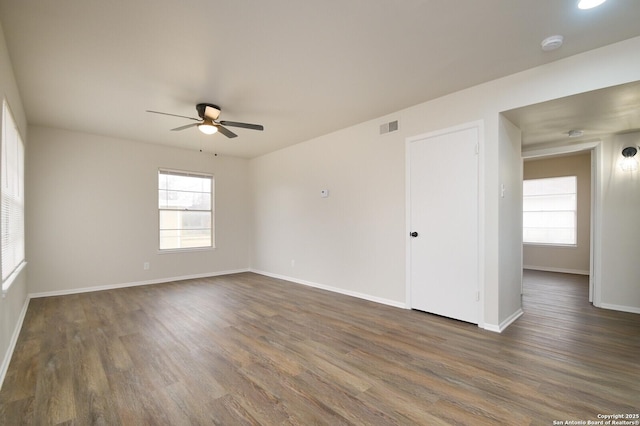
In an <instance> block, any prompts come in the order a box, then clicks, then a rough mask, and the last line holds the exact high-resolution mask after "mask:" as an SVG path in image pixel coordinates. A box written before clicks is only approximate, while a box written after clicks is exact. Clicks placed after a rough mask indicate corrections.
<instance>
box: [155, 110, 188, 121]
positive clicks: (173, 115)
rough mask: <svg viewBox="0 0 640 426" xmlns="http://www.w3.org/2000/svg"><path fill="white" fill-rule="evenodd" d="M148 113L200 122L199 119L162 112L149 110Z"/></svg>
mask: <svg viewBox="0 0 640 426" xmlns="http://www.w3.org/2000/svg"><path fill="white" fill-rule="evenodd" d="M147 112H151V113H153V114H162V115H170V116H172V117H180V118H187V119H189V120H194V121H200V119H199V118H193V117H187V116H185V115H178V114H169V113H168V112H160V111H150V110H147Z"/></svg>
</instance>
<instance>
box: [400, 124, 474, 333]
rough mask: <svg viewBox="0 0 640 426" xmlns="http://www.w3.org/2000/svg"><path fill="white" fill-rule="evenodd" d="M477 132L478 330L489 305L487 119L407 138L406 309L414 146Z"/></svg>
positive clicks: (408, 285) (408, 298)
mask: <svg viewBox="0 0 640 426" xmlns="http://www.w3.org/2000/svg"><path fill="white" fill-rule="evenodd" d="M466 129H477V131H478V133H477V136H478V148H477V154H478V295H479V298H478V299H479V300H478V318H477V321H478V327H480V328H484V326H485V322H484V316H485V312H484V305H485V276H484V274H485V264H484V263H485V252H484V247H485V240H486V230H485V174H486V171H485V152H484V151H485V146H484V145H485V139H484V136H485V130H484V120H476V121H470V122H467V123H463V124H459V125H457V126H452V127H447V128H446V129H440V130H436V131H432V132H427V133H423V134H419V135H416V136H410V137H408V138H406V139H405V144H404V147H405V306H406V309H411V238H410V237H409V234H410V232H411V231H412V230H411V166H410V165H411V150H410V145H411V143H413V142H417V141H419V140H422V139H427V138H432V137H436V136H441V135H445V134H449V133H455V132H459V131H462V130H466Z"/></svg>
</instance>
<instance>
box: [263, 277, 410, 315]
mask: <svg viewBox="0 0 640 426" xmlns="http://www.w3.org/2000/svg"><path fill="white" fill-rule="evenodd" d="M250 272H253V273H256V274H259V275H264V276H266V277H271V278H277V279H279V280H284V281H289V282H292V283H296V284H302V285H306V286H308V287H314V288H319V289H321V290H327V291H331V292H333V293H339V294H344V295H345V296H351V297H357V298H358V299H364V300H368V301H370V302H375V303H380V304H382V305H388V306H393V307H395V308H402V309H409V308H408V307H407V305H406V304H405V303H402V302H397V301H395V300H390V299H385V298H382V297H377V296H371V295H370V294H365V293H359V292H356V291H351V290H345V289H343V288H339V287H332V286H329V285H325V284H318V283H315V282H312V281H306V280H301V279H298V278H293V277H289V276H286V275H280V274H273V273H271V272H265V271H259V270H255V269H251V271H250Z"/></svg>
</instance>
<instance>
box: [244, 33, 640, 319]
mask: <svg viewBox="0 0 640 426" xmlns="http://www.w3.org/2000/svg"><path fill="white" fill-rule="evenodd" d="M637 51H640V38H634V39H630V40H627V41H624V42H621V43H617V44H615V45H611V46H607V47H605V48H602V49H598V50H594V51H590V52H586V53H584V54H581V55H577V56H573V57H570V58H567V59H565V60H561V61H557V62H553V63H550V64H547V65H544V66H541V67H538V68H534V69H531V70H528V71H525V72H522V73H518V74H514V75H511V76H509V77H505V78H502V79H499V80H495V81H492V82H489V83H486V84H482V85H479V86H475V87H472V88H470V89H467V90H463V91H461V92H457V93H453V94H450V95H447V96H444V97H442V98H439V99H436V100H433V101H430V102H426V103H423V104H420V105H416V106H415V107H412V108H408V109H406V110H402V111H398V112H396V113H394V114H390V115H388V116H385V117H380V118H379V119H376V120H371V121H368V122H365V123H362V124H359V125H357V126H353V127H350V128H348V129H344V130H342V131H339V132H335V133H333V134H330V135H326V136H323V137H319V138H316V139H313V140H309V141H306V142H303V143H301V144H300V145H297V146H294V147H291V148H287V149H283V150H281V151H277V152H274V153H271V154H268V155H265V156H262V157H259V158H256V159H254V160H252V161H251V172H252V185H253V188H254V196H253V201H254V211H255V216H254V223H253V228H254V238H255V242H254V249H253V263H252V265H253V267H254V268H255V269H257V270H260V271H264V272H267V273H271V274H274V275H280V276H288V277H292V278H294V279H296V280H298V281H301V282H305V281H306V282H308V283H312V284H319V285H322V286H327V287H334V288H337V289H339V290H340V291H343V292H347V293H349V292H351V293H365V294H366V296H369V297H370V298H379V299H383V300H389V301H392V302H394V303H395V304H398V305H401V304H403V303H404V302H405V292H404V288H405V279H406V277H405V257H406V253H405V238H407V235H405V234H406V229H405V216H404V206H405V199H404V192H405V182H404V180H403V178H402V177H403V176H404V175H405V170H404V167H405V163H404V158H405V154H404V142H405V139H406V138H407V137H411V136H415V135H419V134H422V133H427V132H430V131H436V130H440V129H444V128H447V127H450V126H454V125H459V124H461V123H467V122H471V121H476V120H484V124H485V134H484V146H483V147H482V149H481V153H480V161H481V165H480V167H481V178H480V185H481V193H483V194H484V197H483V199H482V200H481V213H480V215H481V217H480V220H481V223H482V232H483V237H484V238H483V241H482V244H481V256H482V265H481V269H482V277H481V281H482V283H483V286H484V292H483V297H484V318H483V320H484V325H485V326H486V327H487V328H492V329H495V328H499V326H500V324H504V322H505V321H508V320H509V319H510V318H512V317H513V315H515V314H517V311H518V309H519V306H514V300H515V298H516V297H517V295H519V292H520V283H519V282H512V279H513V276H514V272H513V271H514V266H513V265H521V251H520V250H516V251H511V250H509V249H508V248H510V247H516V246H519V245H520V240H521V238H522V237H521V233H520V232H518V233H515V234H514V232H512V228H513V221H504V222H502V221H501V220H500V219H499V218H500V211H501V202H500V197H499V188H500V184H501V183H504V184H505V185H506V187H507V188H517V187H520V186H521V180H520V178H521V176H518V173H517V171H518V169H517V166H514V165H513V164H512V162H513V157H514V156H515V151H514V148H513V146H512V143H513V141H512V140H511V139H509V138H505V136H504V134H502V135H501V131H500V126H501V122H500V112H501V111H506V110H509V109H513V108H518V107H522V106H526V105H530V104H534V103H538V102H544V101H547V100H551V99H556V98H559V97H563V96H569V95H573V94H576V93H581V92H585V91H590V90H595V89H599V88H603V87H608V86H612V85H616V84H623V83H627V82H631V81H636V80H639V79H640V55H636V54H635V52H637ZM395 119H398V120H399V124H400V130H399V131H398V132H395V133H391V134H387V135H384V136H379V135H378V126H379V125H380V124H382V123H384V122H388V121H391V120H395ZM503 145H504V146H503ZM453 161H454V159H453V156H452V162H453ZM518 161H519V160H518ZM323 187H326V188H328V189H329V190H330V191H332V196H331V197H330V198H328V199H326V200H321V199H320V198H319V194H318V193H319V191H320V189H322V188H323ZM617 201H618V200H616V202H617ZM615 209H616V207H615V205H612V206H610V207H609V210H615ZM503 211H504V210H503ZM607 212H608V211H607ZM607 212H605V217H604V218H603V220H604V221H606V220H610V219H611V216H610V213H609V216H606V215H607ZM625 219H626V220H629V219H628V218H625ZM616 226H618V227H619V226H620V225H616ZM607 229H608V228H607ZM620 234H621V233H620ZM619 237H620V238H622V239H623V240H625V241H628V242H629V244H634V243H632V242H631V239H632V237H631V236H630V235H628V234H627V235H620V236H619ZM634 241H635V240H634ZM293 258H295V259H296V266H295V268H292V267H291V264H290V262H291V260H292V259H293ZM623 258H624V259H626V260H631V259H630V257H629V256H628V255H626V254H625V255H624V256H623ZM606 260H609V257H607V259H606ZM633 268H635V267H626V270H627V271H629V273H630V272H632V270H633ZM603 269H606V270H607V271H609V270H611V269H610V267H609V266H603ZM626 275H627V272H613V271H612V273H611V274H610V275H609V278H611V280H612V281H613V282H607V281H605V283H604V285H607V286H612V287H615V286H622V287H624V288H625V290H624V291H623V293H624V294H626V295H627V296H630V295H632V296H634V297H636V295H638V294H640V289H637V288H636V287H637V286H634V285H633V284H629V280H628V279H625V276H626ZM606 297H613V296H612V295H611V294H610V293H609V292H608V291H604V292H603V298H606ZM629 300H633V299H629ZM634 303H635V302H634ZM637 306H640V303H638V304H637Z"/></svg>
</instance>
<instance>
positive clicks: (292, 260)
mask: <svg viewBox="0 0 640 426" xmlns="http://www.w3.org/2000/svg"><path fill="white" fill-rule="evenodd" d="M291 267H292V268H295V267H296V261H295V259H291Z"/></svg>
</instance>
